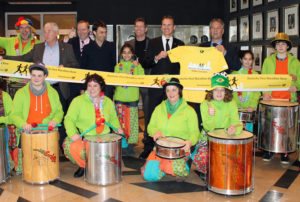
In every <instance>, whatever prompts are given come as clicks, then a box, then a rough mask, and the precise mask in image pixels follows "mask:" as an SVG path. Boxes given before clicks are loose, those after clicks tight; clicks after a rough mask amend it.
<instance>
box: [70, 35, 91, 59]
mask: <svg viewBox="0 0 300 202" xmlns="http://www.w3.org/2000/svg"><path fill="white" fill-rule="evenodd" d="M90 42H91V39H90ZM68 44H71V45H72V47H73V51H74V55H75V57H76V59H77V62H78V64H79V65H80V59H81V54H80V40H79V37H74V38H71V39H69V41H68ZM86 45H88V44H86Z"/></svg>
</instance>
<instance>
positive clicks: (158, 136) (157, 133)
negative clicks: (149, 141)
mask: <svg viewBox="0 0 300 202" xmlns="http://www.w3.org/2000/svg"><path fill="white" fill-rule="evenodd" d="M161 137H165V136H164V135H163V134H162V133H161V132H160V131H157V132H156V133H155V134H154V136H153V140H154V141H156V140H157V139H159V138H161Z"/></svg>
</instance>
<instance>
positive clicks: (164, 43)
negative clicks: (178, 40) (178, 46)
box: [161, 35, 173, 50]
mask: <svg viewBox="0 0 300 202" xmlns="http://www.w3.org/2000/svg"><path fill="white" fill-rule="evenodd" d="M161 38H162V42H163V46H164V50H166V41H167V38H166V37H165V36H164V35H162V36H161ZM169 39H170V40H169V46H170V49H172V45H173V36H171V37H170V38H169Z"/></svg>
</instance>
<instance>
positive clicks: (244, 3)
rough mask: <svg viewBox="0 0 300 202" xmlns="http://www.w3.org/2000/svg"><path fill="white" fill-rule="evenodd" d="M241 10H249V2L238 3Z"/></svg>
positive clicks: (244, 0) (247, 0)
mask: <svg viewBox="0 0 300 202" xmlns="http://www.w3.org/2000/svg"><path fill="white" fill-rule="evenodd" d="M240 5H241V9H245V8H249V0H241V1H240Z"/></svg>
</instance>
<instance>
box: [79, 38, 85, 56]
mask: <svg viewBox="0 0 300 202" xmlns="http://www.w3.org/2000/svg"><path fill="white" fill-rule="evenodd" d="M83 47H84V41H81V47H80V55H82V51H83Z"/></svg>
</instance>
